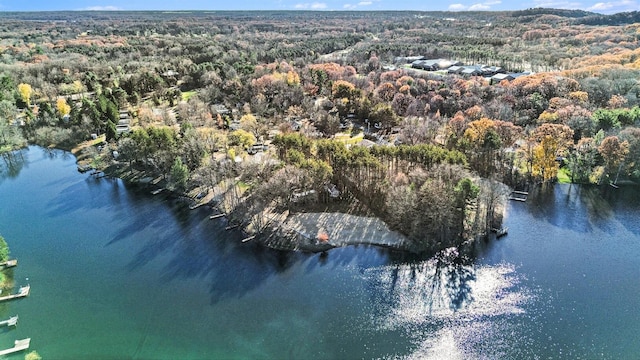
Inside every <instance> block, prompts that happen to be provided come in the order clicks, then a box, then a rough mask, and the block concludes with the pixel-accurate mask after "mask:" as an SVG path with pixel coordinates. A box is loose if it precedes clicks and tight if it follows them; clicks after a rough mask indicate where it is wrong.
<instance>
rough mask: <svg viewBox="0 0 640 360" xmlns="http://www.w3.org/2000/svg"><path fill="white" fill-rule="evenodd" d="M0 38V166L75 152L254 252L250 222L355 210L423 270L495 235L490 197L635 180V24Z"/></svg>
mask: <svg viewBox="0 0 640 360" xmlns="http://www.w3.org/2000/svg"><path fill="white" fill-rule="evenodd" d="M0 19H2V21H1V23H0V134H1V136H0V149H2V150H3V151H8V150H10V149H15V148H19V147H22V146H25V145H26V144H27V143H35V144H39V145H42V146H55V147H61V148H66V149H72V148H74V147H76V146H77V145H79V144H81V143H83V142H87V141H90V142H89V144H90V145H91V146H87V147H83V150H82V153H81V155H80V158H81V159H85V160H86V161H89V162H90V164H91V166H92V167H95V168H99V169H103V170H108V171H111V172H113V173H115V174H118V175H119V176H129V177H131V178H138V179H142V178H154V179H155V178H160V179H161V184H162V186H164V187H166V188H168V189H171V190H174V191H176V192H178V193H184V194H187V195H189V196H192V197H193V198H194V199H195V200H198V199H201V198H203V197H205V194H208V193H210V192H213V193H215V192H216V189H218V190H219V189H224V190H225V196H226V195H228V194H233V196H232V198H233V199H232V201H231V203H232V204H233V206H232V208H231V209H229V212H230V213H236V214H241V215H238V218H240V219H245V220H246V219H252V220H250V221H249V220H247V221H244V220H238V221H239V222H240V224H241V225H242V226H243V227H245V228H247V229H248V228H251V229H253V230H252V231H253V232H254V233H258V234H262V233H263V232H264V233H266V232H267V228H268V227H269V226H270V224H269V223H268V222H266V221H264V219H262V220H256V219H259V218H260V217H256V214H263V213H265V211H267V212H268V213H269V214H274V213H280V214H282V213H283V212H285V211H290V210H291V211H295V210H296V209H297V210H301V211H302V210H304V209H305V208H317V207H318V206H325V205H326V206H329V205H331V206H332V207H337V208H340V203H353V202H357V203H358V204H360V208H362V209H364V210H362V211H363V212H366V213H369V214H373V215H375V216H378V217H380V218H381V219H383V220H384V221H385V222H386V223H387V224H388V225H389V226H390V227H391V228H393V229H397V230H399V231H401V232H402V233H404V234H405V235H406V236H407V237H408V238H409V239H410V240H411V241H412V244H413V245H412V248H413V249H415V250H417V251H425V250H437V249H440V248H443V247H446V246H450V245H455V244H459V243H460V242H461V241H464V239H469V238H473V237H476V236H478V235H486V234H487V233H488V232H489V231H490V230H491V229H492V228H494V227H499V223H500V213H501V208H500V206H501V203H502V202H503V201H504V199H505V194H506V193H508V190H506V189H507V186H509V187H512V188H515V187H522V186H526V184H538V185H540V184H543V185H544V184H548V183H552V182H555V181H566V182H574V183H585V184H587V183H593V184H613V185H614V186H618V185H617V184H622V183H625V182H626V183H634V182H637V181H638V180H640V162H639V161H638V159H640V107H639V105H640V102H639V98H640V46H639V42H640V13H638V12H633V13H624V14H615V15H609V16H604V15H599V14H594V13H589V12H584V11H569V10H556V9H529V10H525V11H517V12H304V11H300V12H170V13H169V12H45V13H0ZM415 59H447V60H451V61H455V62H458V63H460V64H463V65H466V66H475V69H480V68H482V69H485V68H486V67H491V68H492V69H494V71H495V72H500V73H503V74H517V75H518V76H517V77H516V76H513V77H511V78H504V79H503V80H498V81H496V80H494V79H493V78H490V77H489V76H487V75H486V74H480V73H476V72H474V73H473V74H471V75H465V74H464V73H462V74H461V73H453V72H451V71H447V69H446V68H442V69H434V70H433V71H428V70H422V69H415V68H412V66H411V65H412V64H411V62H412V61H414V60H415ZM505 185H506V186H505ZM336 204H337V205H336ZM247 222H251V224H247ZM271 225H272V224H271Z"/></svg>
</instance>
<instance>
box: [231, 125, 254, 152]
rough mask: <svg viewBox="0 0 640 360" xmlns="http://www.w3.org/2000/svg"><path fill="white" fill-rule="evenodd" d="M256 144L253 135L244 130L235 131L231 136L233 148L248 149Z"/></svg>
mask: <svg viewBox="0 0 640 360" xmlns="http://www.w3.org/2000/svg"><path fill="white" fill-rule="evenodd" d="M255 142H256V137H255V136H253V134H251V133H249V132H247V131H245V130H242V129H239V130H235V131H233V132H232V133H231V134H229V145H232V146H241V147H243V148H245V149H246V148H248V147H249V146H251V145H253V144H255Z"/></svg>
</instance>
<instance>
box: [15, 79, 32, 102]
mask: <svg viewBox="0 0 640 360" xmlns="http://www.w3.org/2000/svg"><path fill="white" fill-rule="evenodd" d="M18 93H20V98H21V99H22V101H23V102H24V103H25V104H27V106H31V94H33V89H32V88H31V85H29V84H25V83H20V84H19V85H18Z"/></svg>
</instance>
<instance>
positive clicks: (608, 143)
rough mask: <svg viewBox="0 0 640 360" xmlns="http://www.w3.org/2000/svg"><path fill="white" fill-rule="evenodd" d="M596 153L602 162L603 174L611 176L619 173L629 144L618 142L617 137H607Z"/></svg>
mask: <svg viewBox="0 0 640 360" xmlns="http://www.w3.org/2000/svg"><path fill="white" fill-rule="evenodd" d="M598 152H599V153H600V155H602V159H603V160H604V170H605V174H607V176H612V175H613V174H614V173H616V172H618V171H619V166H622V164H623V163H624V159H625V157H626V156H627V154H628V153H629V143H628V142H626V141H620V139H619V138H618V137H617V136H607V137H606V138H604V140H602V143H601V144H600V146H598ZM616 179H617V176H616Z"/></svg>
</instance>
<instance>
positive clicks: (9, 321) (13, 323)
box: [0, 315, 18, 326]
mask: <svg viewBox="0 0 640 360" xmlns="http://www.w3.org/2000/svg"><path fill="white" fill-rule="evenodd" d="M16 325H18V315H16V316H12V317H10V318H9V319H7V320H5V321H0V326H16Z"/></svg>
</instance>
